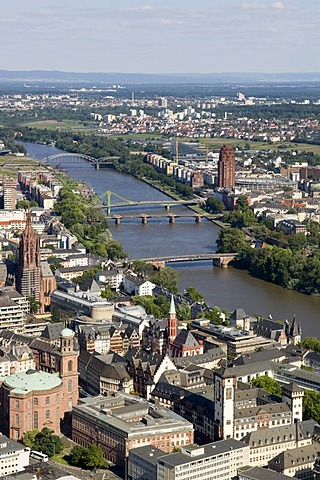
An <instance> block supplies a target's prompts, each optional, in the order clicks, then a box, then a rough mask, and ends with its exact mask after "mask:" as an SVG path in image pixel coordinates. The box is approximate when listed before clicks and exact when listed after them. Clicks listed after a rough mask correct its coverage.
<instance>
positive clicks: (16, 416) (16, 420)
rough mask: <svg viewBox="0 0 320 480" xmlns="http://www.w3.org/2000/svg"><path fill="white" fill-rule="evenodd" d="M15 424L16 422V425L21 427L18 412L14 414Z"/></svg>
mask: <svg viewBox="0 0 320 480" xmlns="http://www.w3.org/2000/svg"><path fill="white" fill-rule="evenodd" d="M14 424H15V426H16V427H19V415H18V414H16V415H15V416H14Z"/></svg>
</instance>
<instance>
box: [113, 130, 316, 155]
mask: <svg viewBox="0 0 320 480" xmlns="http://www.w3.org/2000/svg"><path fill="white" fill-rule="evenodd" d="M110 137H115V138H116V137H120V138H122V139H123V140H167V141H170V139H168V138H167V137H164V136H163V135H161V134H157V133H136V134H133V133H132V134H125V135H119V134H118V135H110ZM178 140H179V141H180V142H197V141H198V140H199V142H200V143H201V144H203V145H206V146H207V147H208V148H216V149H219V148H221V147H222V146H223V145H232V146H233V147H239V148H244V146H245V145H246V144H248V143H249V144H250V149H251V150H268V151H270V150H276V151H278V150H299V151H305V152H313V153H315V154H318V155H320V145H310V144H309V143H294V142H276V143H267V142H252V141H251V142H250V141H248V140H239V139H237V138H200V139H196V138H188V137H179V138H178Z"/></svg>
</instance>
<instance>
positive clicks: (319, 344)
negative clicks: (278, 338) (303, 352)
mask: <svg viewBox="0 0 320 480" xmlns="http://www.w3.org/2000/svg"><path fill="white" fill-rule="evenodd" d="M301 345H302V346H303V347H304V348H308V349H309V350H313V351H314V352H320V340H318V339H317V338H316V337H306V338H305V339H304V340H303V341H302V342H301Z"/></svg>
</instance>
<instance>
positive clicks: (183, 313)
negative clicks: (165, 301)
mask: <svg viewBox="0 0 320 480" xmlns="http://www.w3.org/2000/svg"><path fill="white" fill-rule="evenodd" d="M177 316H178V319H179V320H182V321H186V320H190V319H191V307H190V305H188V304H187V303H180V305H179V306H178V308H177Z"/></svg>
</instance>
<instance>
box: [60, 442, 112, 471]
mask: <svg viewBox="0 0 320 480" xmlns="http://www.w3.org/2000/svg"><path fill="white" fill-rule="evenodd" d="M69 462H70V464H71V465H74V466H76V467H80V468H85V469H88V470H93V469H95V468H109V464H108V462H107V461H106V459H105V458H104V455H103V451H102V448H101V447H100V446H99V445H96V444H95V443H92V444H91V445H90V446H89V447H81V446H80V445H77V446H75V447H73V448H72V450H71V452H70V455H69Z"/></svg>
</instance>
